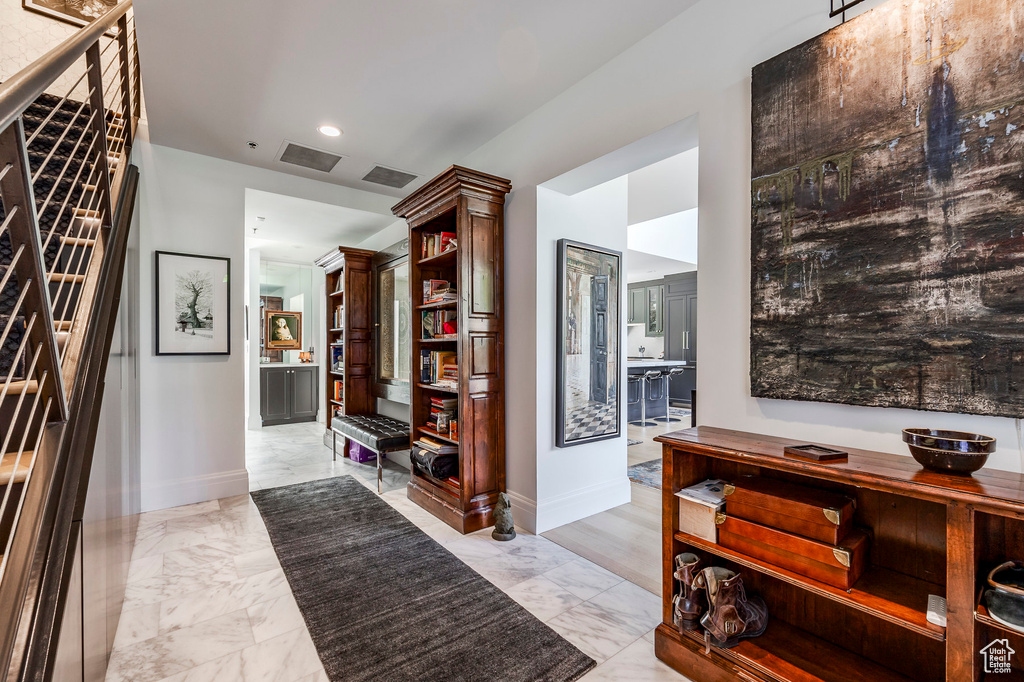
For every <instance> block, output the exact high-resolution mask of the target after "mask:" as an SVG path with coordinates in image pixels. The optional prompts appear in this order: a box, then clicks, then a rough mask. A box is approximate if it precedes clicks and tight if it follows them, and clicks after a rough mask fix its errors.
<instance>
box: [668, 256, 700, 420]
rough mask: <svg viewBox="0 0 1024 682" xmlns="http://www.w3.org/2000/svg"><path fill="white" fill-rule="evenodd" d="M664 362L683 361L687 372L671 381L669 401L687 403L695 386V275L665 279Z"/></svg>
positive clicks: (683, 274) (687, 274) (691, 273)
mask: <svg viewBox="0 0 1024 682" xmlns="http://www.w3.org/2000/svg"><path fill="white" fill-rule="evenodd" d="M664 286H665V359H667V360H685V361H686V365H687V370H686V371H685V372H684V373H683V374H682V375H680V376H677V377H675V378H673V379H672V385H671V387H670V390H669V395H670V396H671V397H672V399H673V400H682V401H685V402H689V401H690V391H691V390H692V389H695V388H696V387H697V369H696V366H697V273H696V272H686V273H682V274H679V275H670V276H669V277H666V278H665V285H664Z"/></svg>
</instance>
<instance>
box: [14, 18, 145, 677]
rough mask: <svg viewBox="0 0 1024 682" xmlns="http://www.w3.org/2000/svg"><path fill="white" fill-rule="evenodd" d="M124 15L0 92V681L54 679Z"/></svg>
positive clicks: (119, 263)
mask: <svg viewBox="0 0 1024 682" xmlns="http://www.w3.org/2000/svg"><path fill="white" fill-rule="evenodd" d="M130 12H131V0H127V1H126V2H122V3H121V4H119V5H117V6H115V7H113V8H112V9H110V10H109V11H108V12H107V13H106V14H105V15H104V16H102V17H100V18H99V19H97V20H96V21H95V22H93V23H92V24H90V25H88V26H86V27H85V28H83V29H82V30H81V31H80V32H78V33H77V34H76V35H74V36H72V37H71V38H69V39H68V40H67V41H65V42H64V43H62V44H61V45H59V46H56V47H55V48H54V49H53V50H51V51H50V52H49V53H47V54H46V55H45V56H43V57H42V58H40V60H38V61H37V62H35V63H33V64H32V65H30V66H28V67H27V68H26V69H24V70H23V71H21V72H19V73H18V74H16V75H15V76H13V77H11V78H10V79H8V81H6V82H5V83H3V84H0V680H30V679H31V680H46V679H51V678H52V677H53V676H54V661H55V657H56V655H57V649H58V640H59V633H60V631H61V622H62V620H63V616H64V605H65V602H66V601H67V600H68V587H69V583H70V582H71V580H70V578H71V570H72V565H73V563H74V560H75V552H76V548H77V547H78V542H79V537H78V535H79V533H80V529H81V523H76V520H78V519H81V513H82V506H83V504H84V493H85V490H86V488H87V485H88V477H89V470H90V465H91V461H92V450H93V446H94V445H95V432H96V422H97V419H98V417H99V410H100V403H101V399H102V388H103V382H102V377H103V376H104V373H105V371H106V358H107V354H108V352H109V349H110V341H111V335H112V333H113V328H114V322H115V317H116V311H117V303H118V300H119V299H120V295H121V291H120V288H121V274H122V272H123V268H124V261H125V252H126V241H127V233H128V226H129V224H130V221H131V216H132V212H133V210H134V200H135V191H136V187H137V178H138V171H137V170H136V169H135V168H134V167H133V166H130V165H129V158H130V153H131V144H132V138H133V135H134V131H135V127H136V125H137V122H138V113H139V109H140V95H139V92H140V90H139V71H138V57H137V52H136V46H135V31H134V18H133V16H132V15H131V14H130ZM109 32H115V33H116V37H115V38H113V39H111V38H109V37H107V35H109ZM105 34H106V35H105ZM83 58H84V59H83ZM56 82H63V83H67V82H74V85H73V86H72V87H71V88H70V89H68V90H66V91H63V92H62V91H61V90H60V89H58V88H57V87H56V86H55V85H54V84H55V83H56ZM55 92H57V93H60V94H54V93H55ZM72 599H73V598H72Z"/></svg>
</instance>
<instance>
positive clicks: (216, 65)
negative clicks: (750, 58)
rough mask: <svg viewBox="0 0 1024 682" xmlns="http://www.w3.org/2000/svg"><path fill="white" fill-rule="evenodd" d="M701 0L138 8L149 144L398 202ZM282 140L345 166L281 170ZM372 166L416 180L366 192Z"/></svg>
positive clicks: (260, 2) (329, 1)
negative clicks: (333, 156) (330, 132)
mask: <svg viewBox="0 0 1024 682" xmlns="http://www.w3.org/2000/svg"><path fill="white" fill-rule="evenodd" d="M695 1H696V0H644V2H643V4H642V5H643V6H642V11H641V9H640V7H638V6H637V4H636V3H631V2H622V0H558V1H557V2H553V1H551V0H518V1H516V2H493V1H491V2H485V1H482V0H375V1H374V2H367V1H366V0H308V1H306V2H280V1H279V0H277V1H273V2H272V1H271V0H247V1H246V2H242V0H224V1H222V2H207V1H206V0H175V1H174V2H165V1H161V0H137V1H136V4H135V16H136V22H137V34H138V42H139V54H140V62H141V67H142V76H143V80H144V82H145V88H146V100H147V102H146V104H147V111H148V119H149V128H150V137H151V139H152V141H153V142H154V143H156V144H161V145H166V146H170V147H176V148H178V149H184V150H187V151H192V152H197V153H200V154H206V155H209V156H216V157H220V158H223V159H228V160H231V161H237V162H241V163H248V164H251V165H255V166H261V167H264V168H271V169H274V170H278V171H282V172H286V173H293V174H295V175H301V176H304V177H309V178H315V179H318V180H326V181H328V182H335V183H338V184H343V185H348V186H351V187H356V188H359V189H368V190H371V191H377V192H384V193H387V194H391V195H393V196H404V195H406V194H408V193H409V191H410V190H412V189H414V188H415V187H417V186H418V185H419V184H422V183H423V182H425V181H426V180H429V179H430V177H432V176H433V175H435V174H436V173H438V172H439V171H441V170H443V169H444V168H445V167H447V166H448V165H450V164H451V163H453V162H455V161H457V160H459V159H461V158H462V157H463V156H465V155H466V154H468V153H469V152H471V151H473V150H475V149H476V148H478V147H479V146H481V145H482V144H483V143H485V142H487V141H488V140H490V139H492V138H493V137H495V136H496V135H498V134H499V133H501V132H502V131H503V130H505V129H506V128H508V127H509V126H510V125H511V124H513V123H515V122H516V121H518V120H519V119H521V118H522V117H523V116H525V115H526V114H528V113H530V112H531V111H533V110H535V109H537V108H538V107H539V106H541V105H542V104H544V103H545V102H547V101H548V100H550V99H552V98H553V97H555V96H556V95H558V94H560V93H561V92H562V91H564V90H565V89H567V88H568V87H569V86H571V85H573V84H574V83H576V82H577V81H579V80H580V79H582V78H583V77H584V76H586V75H587V74H589V73H591V72H592V71H594V70H595V69H596V68H597V67H599V66H601V65H603V64H604V63H605V62H607V61H608V60H610V59H611V58H612V57H614V56H616V55H617V54H619V53H621V52H622V51H624V50H625V49H626V48H628V47H629V46H631V45H633V44H634V43H636V42H637V41H638V40H640V39H641V38H643V37H644V36H646V35H647V34H649V33H651V32H652V31H653V30H654V29H656V28H658V27H659V26H661V25H662V24H663V23H665V22H666V21H668V20H669V19H670V18H672V17H674V16H676V15H678V14H680V13H681V12H683V11H684V10H685V9H687V8H688V7H689V6H690V5H692V4H694V3H695ZM642 75H643V74H637V76H638V77H642ZM580 115H581V116H585V115H586V112H580ZM325 123H330V124H333V125H336V126H338V127H339V128H341V129H342V130H343V131H344V134H343V135H342V136H341V137H339V138H327V137H324V136H322V135H320V134H319V133H318V132H316V128H317V126H319V125H321V124H325ZM248 140H254V141H257V142H258V143H259V145H260V146H259V148H258V149H257V150H255V151H251V150H250V149H248V147H247V146H246V142H247V141H248ZM284 140H290V141H293V142H297V143H300V144H305V145H308V146H312V147H316V148H320V149H324V150H327V151H331V152H334V153H337V154H342V155H344V156H346V157H347V158H345V159H343V160H342V161H341V162H340V163H339V164H338V165H337V166H336V167H335V169H334V170H333V171H332V172H331V173H330V174H324V173H319V172H317V171H311V170H306V169H303V168H300V167H298V166H292V165H289V164H284V163H281V162H278V161H276V160H275V159H276V158H277V155H278V152H279V151H280V148H281V145H282V143H283V141H284ZM375 163H380V164H383V165H386V166H390V167H393V168H397V169H401V170H405V171H409V172H412V173H416V174H419V175H420V176H421V177H420V178H418V179H417V180H416V181H413V183H412V184H410V185H408V186H406V187H405V188H404V189H402V190H393V189H390V188H384V187H382V186H380V185H374V184H370V183H365V182H363V181H362V180H361V179H360V178H362V176H363V175H364V174H365V173H366V172H367V171H368V170H369V169H370V168H371V167H372V165H373V164H375Z"/></svg>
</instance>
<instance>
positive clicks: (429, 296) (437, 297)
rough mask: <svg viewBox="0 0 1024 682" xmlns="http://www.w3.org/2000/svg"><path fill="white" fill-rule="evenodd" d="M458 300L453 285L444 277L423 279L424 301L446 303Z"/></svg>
mask: <svg viewBox="0 0 1024 682" xmlns="http://www.w3.org/2000/svg"><path fill="white" fill-rule="evenodd" d="M457 300H459V296H458V292H457V291H456V290H455V287H453V286H452V285H451V283H450V282H449V281H448V280H446V279H425V280H423V302H424V303H446V302H449V301H451V302H454V301H457Z"/></svg>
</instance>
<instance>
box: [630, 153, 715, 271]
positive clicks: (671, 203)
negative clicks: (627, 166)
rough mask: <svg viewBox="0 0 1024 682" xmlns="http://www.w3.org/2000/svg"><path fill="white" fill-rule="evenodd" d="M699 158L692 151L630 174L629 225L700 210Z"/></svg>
mask: <svg viewBox="0 0 1024 682" xmlns="http://www.w3.org/2000/svg"><path fill="white" fill-rule="evenodd" d="M699 158H700V150H699V149H696V148H695V149H690V150H689V151H685V152H683V153H682V154H677V155H675V156H670V157H669V158H667V159H665V160H664V161H659V162H658V163H653V164H651V165H650V166H647V167H646V168H641V169H640V170H637V171H633V172H632V173H630V174H629V224H630V225H635V224H636V223H642V222H645V221H647V220H654V219H655V218H661V217H662V216H667V215H671V214H673V213H681V212H683V211H689V210H690V209H694V208H697V164H698V161H699ZM682 260H686V259H685V258H684V259H682Z"/></svg>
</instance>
